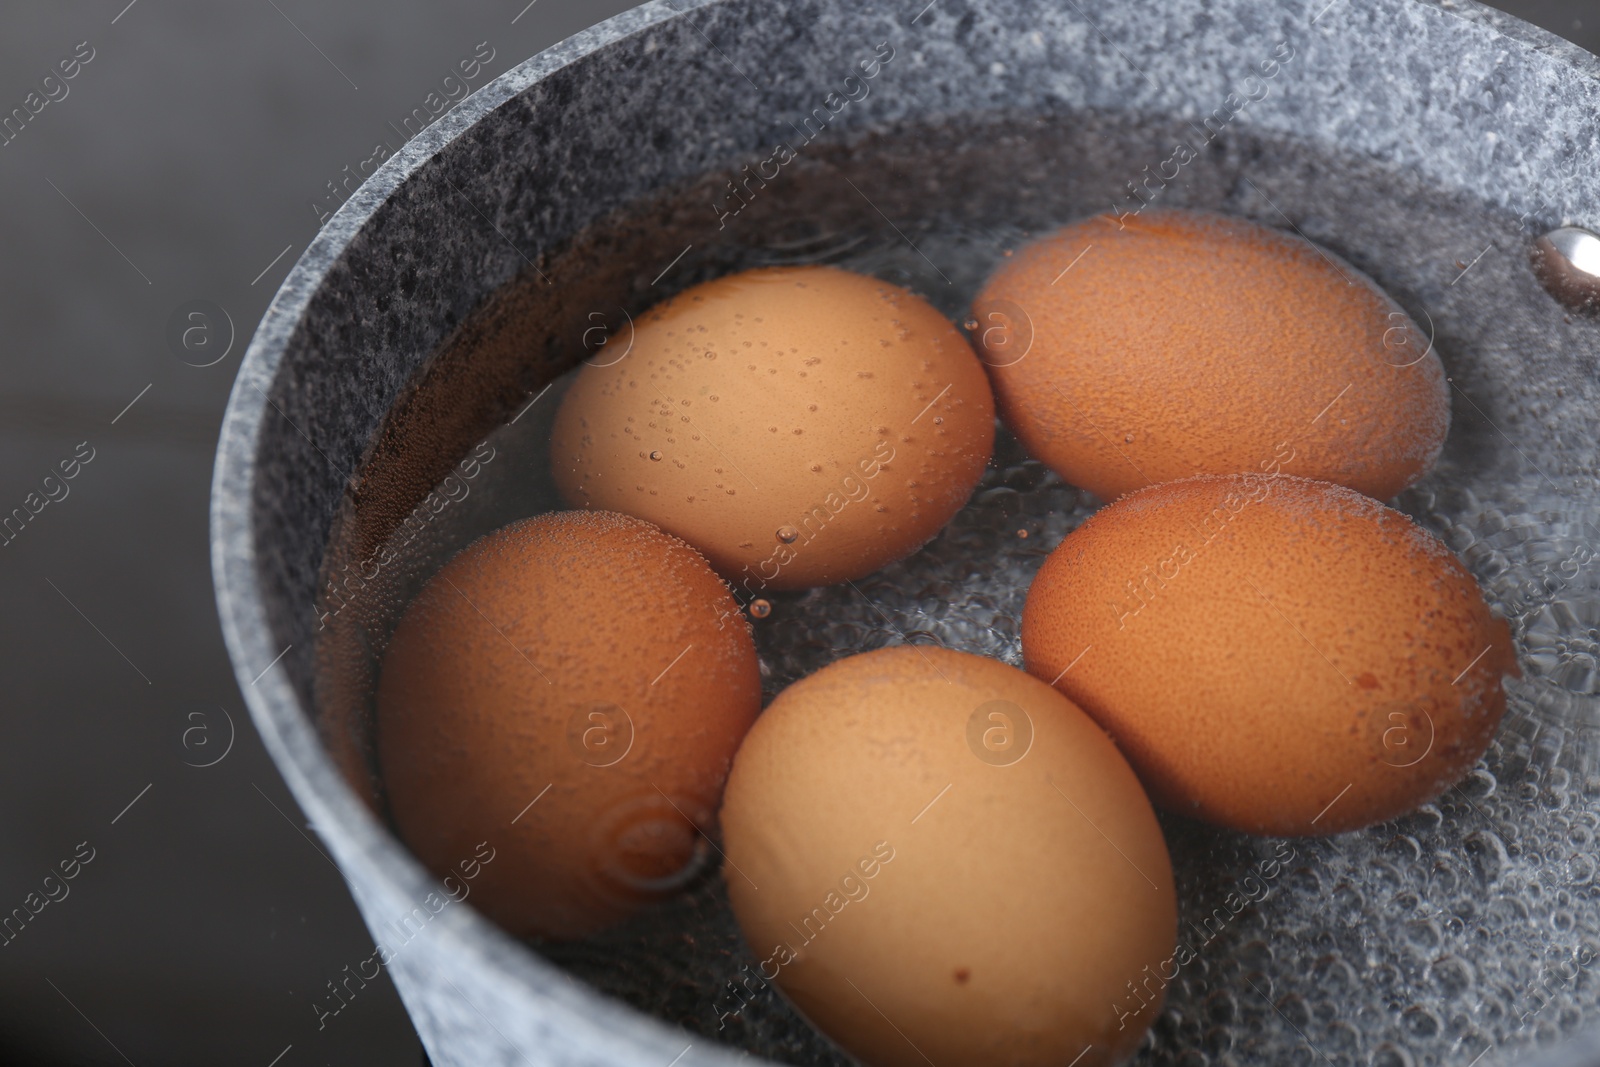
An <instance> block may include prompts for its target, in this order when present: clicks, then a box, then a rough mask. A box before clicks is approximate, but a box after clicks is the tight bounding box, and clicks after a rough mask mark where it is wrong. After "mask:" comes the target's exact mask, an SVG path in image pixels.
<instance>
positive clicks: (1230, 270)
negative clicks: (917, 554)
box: [973, 209, 1450, 500]
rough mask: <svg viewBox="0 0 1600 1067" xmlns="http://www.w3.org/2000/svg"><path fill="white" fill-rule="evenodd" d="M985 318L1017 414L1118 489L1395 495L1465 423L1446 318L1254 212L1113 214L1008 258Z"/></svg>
mask: <svg viewBox="0 0 1600 1067" xmlns="http://www.w3.org/2000/svg"><path fill="white" fill-rule="evenodd" d="M973 312H974V316H975V318H976V320H977V322H978V324H979V333H978V338H979V341H980V347H981V349H982V351H983V354H984V359H985V362H986V363H988V364H989V373H990V376H991V378H992V380H993V382H994V387H995V394H996V398H997V400H998V402H999V405H1000V409H1001V413H1002V415H1003V417H1004V419H1005V421H1006V424H1007V425H1008V426H1009V427H1010V428H1011V429H1012V430H1013V431H1014V432H1015V433H1016V435H1017V437H1018V438H1019V439H1021V441H1022V442H1023V444H1024V445H1025V446H1026V447H1027V449H1028V451H1029V452H1030V453H1032V454H1033V455H1034V456H1035V457H1036V458H1038V459H1039V460H1041V461H1042V462H1044V463H1045V464H1046V465H1047V466H1049V467H1050V468H1051V469H1053V470H1054V471H1056V472H1057V473H1058V474H1060V475H1061V476H1062V477H1063V478H1065V479H1066V480H1067V481H1068V482H1071V483H1072V484H1073V485H1076V486H1080V487H1082V488H1085V489H1088V490H1090V491H1091V492H1093V493H1094V494H1095V495H1097V496H1099V497H1102V498H1103V499H1106V500H1110V499H1113V498H1115V497H1118V496H1121V495H1122V494H1124V493H1128V492H1131V491H1133V490H1134V489H1138V488H1141V487H1143V486H1146V485H1152V484H1156V483H1159V482H1165V481H1171V480H1174V479H1179V478H1185V477H1189V476H1192V475H1197V474H1231V473H1239V472H1259V471H1268V472H1271V473H1276V472H1278V471H1283V472H1286V473H1289V474H1297V475H1302V476H1304V477H1309V478H1320V479H1324V480H1327V481H1332V482H1338V483H1339V484H1341V485H1346V486H1349V487H1350V488H1352V489H1357V490H1360V491H1361V492H1363V493H1367V494H1368V495H1370V496H1373V497H1376V498H1378V499H1380V500H1386V499H1388V498H1390V497H1392V496H1394V495H1395V494H1396V493H1398V492H1400V491H1401V490H1402V489H1404V488H1405V487H1406V486H1408V485H1411V484H1412V483H1413V482H1415V481H1416V480H1417V479H1418V478H1420V477H1422V475H1423V474H1425V473H1426V472H1427V471H1428V470H1429V469H1430V468H1431V467H1432V466H1433V463H1434V461H1435V460H1436V459H1437V458H1438V455H1439V452H1440V449H1441V448H1442V447H1443V445H1444V439H1445V435H1446V433H1447V432H1448V431H1449V428H1450V395H1449V389H1448V385H1447V382H1446V380H1445V375H1444V367H1443V365H1442V364H1441V363H1440V361H1439V356H1438V354H1437V353H1436V352H1435V351H1434V350H1433V342H1432V337H1431V331H1423V330H1422V329H1421V328H1419V327H1418V326H1417V324H1416V323H1415V322H1413V321H1412V320H1411V318H1410V316H1409V315H1407V314H1406V312H1405V311H1404V310H1403V309H1402V308H1401V307H1400V306H1399V305H1398V304H1396V303H1395V302H1394V301H1393V300H1392V299H1390V298H1389V297H1388V296H1387V295H1386V294H1385V293H1384V292H1383V291H1382V290H1381V289H1379V288H1378V286H1377V285H1376V283H1374V282H1373V281H1372V280H1371V279H1370V278H1368V277H1366V276H1365V275H1364V274H1362V273H1361V272H1360V271H1358V270H1356V269H1355V268H1354V267H1352V266H1351V265H1350V264H1348V263H1345V262H1343V261H1342V260H1340V259H1339V258H1338V257H1336V256H1335V255H1333V254H1332V253H1331V252H1329V251H1327V250H1326V249H1323V248H1319V247H1317V246H1316V245H1313V244H1312V243H1311V242H1310V241H1308V240H1306V239H1304V238H1302V237H1299V236H1297V235H1295V234H1291V233H1284V232H1281V231H1278V230H1274V229H1269V228H1268V227H1265V226H1260V225H1257V224H1256V223H1253V222H1249V221H1247V220H1245V219H1240V218H1231V217H1227V216H1223V215H1215V214H1210V213H1206V212H1198V211H1176V210H1155V209H1147V210H1145V211H1143V212H1142V213H1140V214H1138V215H1132V214H1128V215H1123V216H1118V215H1097V216H1094V217H1092V218H1089V219H1086V220H1083V221H1081V222H1077V223H1074V224H1072V225H1070V226H1067V227H1065V228H1064V229H1061V230H1058V231H1056V232H1055V233H1053V234H1051V235H1049V236H1047V237H1045V238H1043V239H1041V240H1039V241H1037V242H1035V243H1033V244H1031V245H1029V246H1027V247H1025V248H1023V249H1021V250H1020V251H1018V252H1017V254H1016V255H1015V256H1014V257H1012V258H1011V259H1008V260H1006V261H1004V263H1003V264H1002V266H1001V267H1000V268H999V269H998V270H997V271H996V272H995V273H994V275H993V277H991V278H990V280H989V281H988V283H987V284H986V285H985V286H984V288H983V291H982V292H981V293H980V294H979V296H978V297H977V299H976V300H975V301H974V302H973Z"/></svg>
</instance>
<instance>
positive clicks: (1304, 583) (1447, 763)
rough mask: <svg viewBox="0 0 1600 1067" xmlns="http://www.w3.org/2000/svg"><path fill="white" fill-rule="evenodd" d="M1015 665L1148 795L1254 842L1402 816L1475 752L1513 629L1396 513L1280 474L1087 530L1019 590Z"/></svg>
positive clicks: (1205, 487)
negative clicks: (1121, 756)
mask: <svg viewBox="0 0 1600 1067" xmlns="http://www.w3.org/2000/svg"><path fill="white" fill-rule="evenodd" d="M1022 652H1023V658H1024V661H1025V664H1026V667H1027V670H1028V671H1029V673H1031V674H1033V675H1034V676H1035V677H1038V678H1042V679H1045V680H1046V681H1051V680H1053V681H1054V684H1055V686H1056V688H1058V689H1059V690H1060V691H1061V692H1063V693H1065V694H1066V695H1067V696H1068V697H1070V698H1071V699H1072V700H1073V701H1074V702H1076V703H1077V704H1078V706H1079V707H1081V708H1083V710H1084V711H1086V712H1088V713H1089V714H1090V715H1091V716H1093V717H1094V718H1095V720H1096V721H1098V722H1099V723H1100V725H1102V726H1104V727H1105V728H1106V730H1107V731H1108V732H1109V733H1110V734H1111V736H1112V737H1113V738H1115V739H1116V742H1117V746H1118V748H1120V749H1121V750H1122V752H1123V753H1125V754H1126V755H1127V757H1128V760H1129V761H1130V762H1131V763H1132V764H1133V767H1134V769H1135V770H1136V771H1138V773H1139V777H1140V779H1141V780H1142V781H1143V782H1144V784H1145V787H1146V788H1147V789H1149V791H1150V795H1151V797H1152V798H1153V799H1154V800H1155V801H1156V802H1157V803H1158V804H1160V805H1162V806H1164V807H1166V808H1169V809H1171V810H1172V811H1175V812H1179V813H1181V814H1184V815H1189V816H1193V817H1196V818H1200V819H1205V820H1207V821H1210V822H1214V823H1219V824H1221V825H1223V826H1229V827H1233V828H1234V829H1238V830H1246V831H1253V832H1256V833H1267V834H1284V835H1289V834H1330V833H1339V832H1342V831H1345V830H1354V829H1357V828H1360V827H1363V826H1367V825H1370V824H1372V823H1376V822H1380V821H1382V820H1385V819H1390V818H1394V817H1395V816H1398V815H1401V814H1404V813H1405V812H1408V811H1411V810H1412V809H1414V808H1416V807H1418V806H1419V805H1421V804H1424V803H1427V802H1428V801H1430V800H1433V799H1434V798H1435V797H1437V796H1439V794H1440V793H1441V792H1443V791H1444V790H1445V789H1447V788H1448V787H1449V786H1450V785H1452V784H1453V783H1454V782H1456V781H1458V780H1459V779H1460V778H1461V776H1462V775H1464V774H1465V773H1466V772H1467V771H1468V770H1470V769H1471V768H1472V766H1473V765H1474V764H1475V763H1476V762H1477V760H1478V758H1479V757H1480V756H1481V755H1482V754H1483V752H1484V749H1485V748H1487V746H1488V744H1489V742H1490V740H1491V739H1492V738H1493V737H1494V732H1495V728H1496V727H1497V726H1498V724H1499V722H1500V716H1501V714H1502V713H1503V712H1504V710H1505V692H1504V690H1503V688H1502V684H1501V675H1502V674H1503V673H1506V672H1515V671H1516V669H1517V668H1516V663H1515V657H1514V653H1513V649H1512V644H1511V636H1510V630H1509V628H1508V627H1507V625H1506V623H1505V620H1503V619H1501V618H1500V617H1499V616H1496V615H1494V614H1492V613H1491V612H1490V610H1489V608H1488V606H1487V605H1486V604H1485V603H1484V600H1483V595H1482V594H1481V592H1480V591H1479V589H1478V586H1477V584H1476V583H1475V582H1474V581H1473V579H1472V576H1471V575H1470V574H1469V573H1468V572H1467V570H1466V568H1465V567H1463V566H1462V565H1461V563H1460V562H1459V561H1458V560H1457V559H1456V558H1455V556H1453V555H1452V554H1451V553H1450V551H1449V549H1447V548H1446V547H1445V546H1444V545H1443V544H1442V543H1441V542H1440V541H1439V540H1438V539H1436V538H1435V537H1433V536H1432V535H1431V534H1429V533H1427V532H1426V531H1424V530H1422V529H1421V528H1420V527H1418V526H1417V525H1416V524H1415V523H1413V522H1412V521H1411V520H1410V519H1409V518H1407V517H1406V516H1405V515H1402V514H1401V513H1400V512H1398V511H1394V510H1392V509H1390V508H1387V507H1385V506H1384V505H1382V504H1380V503H1378V502H1377V501H1374V500H1372V499H1371V498H1370V497H1366V496H1363V495H1362V494H1360V493H1357V492H1355V491H1353V490H1350V489H1346V488H1344V487H1342V486H1337V485H1333V484H1331V483H1329V482H1319V481H1312V480H1310V479H1305V478H1295V477H1292V476H1289V475H1280V476H1276V477H1274V476H1268V475H1207V476H1202V477H1198V478H1192V479H1188V480H1185V481H1179V482H1169V483H1166V484H1164V485H1159V486H1155V487H1153V488H1150V489H1145V490H1141V491H1139V492H1137V493H1133V494H1130V495H1128V496H1126V497H1124V498H1122V499H1121V500H1119V501H1117V502H1116V503H1114V504H1111V505H1109V506H1107V507H1105V508H1102V509H1101V510H1100V511H1098V512H1096V513H1095V514H1094V515H1093V516H1091V517H1090V519H1089V520H1088V521H1087V522H1086V523H1084V525H1083V526H1081V527H1079V528H1078V529H1077V530H1075V531H1074V532H1073V533H1071V534H1069V535H1068V536H1067V538H1066V540H1064V541H1063V542H1062V543H1061V544H1060V545H1059V546H1058V547H1057V548H1056V549H1055V551H1054V552H1052V553H1051V555H1050V556H1049V558H1048V559H1047V560H1046V561H1045V563H1044V565H1043V567H1041V568H1040V570H1039V573H1038V575H1037V576H1036V577H1035V579H1034V582H1033V586H1032V587H1031V588H1030V589H1029V591H1028V600H1027V604H1026V606H1025V608H1024V610H1023V615H1022Z"/></svg>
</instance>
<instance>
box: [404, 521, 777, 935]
mask: <svg viewBox="0 0 1600 1067" xmlns="http://www.w3.org/2000/svg"><path fill="white" fill-rule="evenodd" d="M377 703H378V722H377V747H378V757H379V762H380V764H381V771H382V775H383V781H384V784H385V786H386V788H387V791H388V799H389V806H390V810H391V812H392V813H393V816H394V821H395V824H396V826H397V827H398V828H399V831H400V834H401V836H402V837H403V838H404V839H405V841H406V843H407V844H408V845H410V847H411V849H412V851H413V852H415V853H416V855H417V857H418V858H419V859H420V860H422V862H423V863H425V864H426V865H427V866H428V867H429V868H430V869H432V870H433V871H434V872H435V873H437V874H440V875H441V876H442V875H444V874H446V873H447V872H452V871H453V870H454V869H455V868H457V867H458V865H459V864H461V863H463V862H466V861H469V860H471V859H472V857H473V856H474V855H475V854H476V853H477V850H478V848H479V844H480V843H486V850H487V851H490V852H491V853H492V855H493V859H492V861H491V862H488V863H485V864H483V866H482V870H481V872H480V873H479V874H478V876H477V878H476V879H475V880H473V881H471V882H470V884H469V885H468V888H469V890H470V893H471V899H472V902H473V903H474V904H475V905H477V906H478V908H479V909H480V910H481V911H483V912H484V913H485V914H486V915H488V916H489V917H490V918H492V919H494V920H496V921H497V922H499V923H500V924H501V925H502V926H504V927H505V928H506V929H508V930H510V931H511V932H512V933H515V934H520V935H531V934H537V935H545V936H551V937H576V936H580V935H583V934H587V933H589V932H592V931H594V930H597V929H600V928H601V927H604V926H606V925H608V924H610V923H613V922H616V921H617V920H619V919H622V918H624V917H626V916H627V915H628V914H630V913H631V912H633V911H635V910H636V909H637V908H639V907H640V906H641V905H642V904H644V903H646V902H648V901H651V900H655V899H659V898H660V897H662V896H664V895H666V894H669V893H671V892H672V891H674V890H675V889H677V888H679V887H680V886H681V884H682V883H683V882H684V880H685V879H687V878H689V877H691V876H692V875H693V874H694V872H695V871H696V870H698V869H702V867H703V862H704V860H705V859H706V855H705V851H706V850H707V849H708V848H709V845H708V844H707V843H706V842H705V841H704V840H703V839H702V838H701V837H700V834H699V830H698V829H697V828H705V827H708V826H710V825H711V820H712V817H713V813H714V812H715V810H716V805H717V803H718V800H719V798H720V796H721V793H722V784H723V780H724V779H725V777H726V775H727V771H728V766H729V763H730V761H731V759H732V757H733V753H734V750H735V749H736V748H737V747H738V744H739V740H740V738H742V737H743V736H744V733H745V731H746V730H747V729H748V728H749V726H750V723H751V722H752V721H753V720H754V718H755V716H756V713H757V712H758V711H759V710H760V707H761V682H760V677H759V673H758V670H757V665H756V655H755V648H754V645H753V644H752V642H751V638H750V632H749V624H748V623H746V622H745V621H744V618H743V616H742V615H740V614H739V612H738V607H737V605H736V604H735V603H734V601H733V598H732V597H731V596H730V595H729V594H728V590H727V587H726V586H725V585H723V583H722V581H721V580H720V579H719V578H718V577H717V576H716V575H715V574H714V573H712V571H711V568H710V567H709V566H707V565H706V561H705V560H704V559H703V558H702V557H701V556H700V554H699V553H697V552H695V551H694V550H693V549H692V548H690V547H689V546H688V545H685V544H684V543H683V542H681V541H679V540H678V539H677V538H675V537H671V536H669V535H667V534H664V533H662V532H661V531H660V530H658V529H656V528H655V527H654V526H651V525H650V524H649V523H647V522H642V521H640V520H639V519H634V518H629V517H627V516H625V515H615V514H609V513H606V512H563V513H559V514H551V515H541V516H539V517H537V518H533V519H526V520H523V521H521V522H517V523H513V524H512V525H510V526H507V527H505V528H503V529H500V530H497V531H495V532H494V533H492V534H489V535H488V536H486V537H483V538H481V539H479V540H478V541H476V542H474V543H473V544H472V545H471V546H469V547H468V548H467V549H465V550H464V551H463V552H461V554H459V555H458V556H456V557H455V558H454V559H452V560H451V561H450V562H449V564H447V565H446V566H445V567H444V569H443V570H441V571H440V572H439V573H438V574H437V575H435V576H434V577H433V579H432V580H431V581H430V582H429V583H428V585H427V586H426V587H425V588H424V589H423V591H422V593H421V594H420V595H419V596H418V597H417V599H416V600H415V601H414V602H413V603H412V604H411V606H410V608H409V609H408V610H407V611H406V614H405V616H404V618H402V619H401V621H400V625H399V627H398V628H397V629H396V630H395V633H394V638H393V640H392V641H391V642H390V645H389V648H388V651H387V653H386V654H385V656H384V662H383V672H382V676H381V678H380V679H379V684H378V698H377ZM480 858H481V854H480ZM458 880H459V876H458ZM447 888H449V885H448V883H447Z"/></svg>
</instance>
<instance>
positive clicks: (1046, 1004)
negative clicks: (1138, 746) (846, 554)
mask: <svg viewBox="0 0 1600 1067" xmlns="http://www.w3.org/2000/svg"><path fill="white" fill-rule="evenodd" d="M722 826H723V834H724V847H725V850H726V854H727V862H726V864H725V865H724V868H723V878H724V880H725V882H726V883H727V887H728V895H729V897H730V898H731V900H732V903H733V910H734V914H735V915H736V916H737V918H738V921H739V926H740V929H741V930H742V931H743V933H744V935H745V939H746V941H747V942H748V943H749V946H750V948H751V950H752V951H753V953H754V955H755V956H756V958H757V959H758V960H759V961H760V962H759V965H758V970H759V973H760V975H761V977H763V978H765V979H767V980H769V981H772V980H775V981H776V984H777V985H778V986H779V987H780V988H781V989H782V991H783V992H784V993H785V994H786V995H787V996H788V997H789V998H790V999H791V1000H792V1001H793V1002H794V1004H795V1005H796V1006H797V1007H798V1008H799V1009H800V1011H801V1012H802V1013H803V1014H804V1015H805V1016H806V1017H807V1018H809V1019H810V1020H811V1021H812V1022H813V1023H815V1024H816V1025H817V1026H818V1027H819V1028H820V1029H821V1030H822V1031H823V1032H824V1033H826V1034H827V1035H828V1036H829V1037H831V1038H832V1039H833V1040H835V1041H837V1042H838V1043H839V1044H840V1045H842V1046H843V1047H844V1048H845V1049H846V1050H848V1051H849V1052H850V1053H851V1054H852V1055H854V1056H857V1057H859V1058H860V1059H861V1060H862V1061H864V1062H865V1063H867V1064H871V1065H874V1067H902V1065H903V1067H925V1065H926V1063H927V1062H928V1061H929V1059H931V1060H932V1061H933V1062H935V1063H938V1064H939V1065H940V1067H964V1065H972V1067H979V1065H982V1067H992V1065H994V1064H1010V1065H1014V1067H1033V1065H1037V1067H1046V1065H1049V1067H1062V1065H1064V1064H1067V1063H1070V1062H1074V1057H1077V1056H1080V1055H1081V1056H1082V1059H1081V1060H1078V1061H1076V1062H1077V1063H1078V1067H1085V1065H1090V1064H1106V1063H1114V1062H1118V1061H1119V1060H1121V1059H1122V1058H1124V1057H1126V1056H1127V1055H1129V1054H1131V1053H1132V1051H1133V1050H1134V1048H1135V1047H1136V1046H1137V1045H1138V1043H1139V1040H1140V1038H1141V1037H1142V1035H1143V1033H1144V1031H1145V1029H1146V1027H1147V1026H1148V1024H1149V1023H1150V1021H1151V1020H1152V1019H1153V1018H1155V1015H1156V1014H1157V1013H1158V1012H1159V1010H1160V1007H1159V1004H1160V995H1159V993H1157V994H1156V995H1155V996H1154V998H1153V999H1152V1001H1151V1002H1150V1003H1149V1004H1147V1005H1144V1006H1143V1007H1142V1008H1141V1007H1140V1005H1141V1002H1140V1001H1137V1000H1132V999H1131V998H1129V996H1128V983H1130V982H1134V981H1139V980H1141V977H1142V975H1143V972H1144V968H1145V967H1146V966H1147V965H1148V966H1150V967H1151V968H1157V967H1159V966H1160V965H1161V963H1162V962H1163V961H1168V962H1170V961H1171V959H1172V957H1173V945H1174V941H1175V938H1176V931H1177V913H1176V905H1175V897H1174V893H1173V883H1172V871H1171V863H1170V860H1169V858H1168V855H1167V848H1166V842H1165V841H1164V840H1163V839H1162V836H1161V831H1160V828H1159V826H1158V825H1157V823H1156V819H1155V814H1154V812H1153V811H1152V809H1151V807H1150V803H1149V801H1148V800H1147V799H1146V797H1145V795H1144V792H1143V790H1142V789H1141V788H1140V787H1139V783H1138V781H1137V779H1136V778H1135V777H1134V775H1133V772H1132V771H1131V770H1130V769H1129V767H1128V765H1127V763H1126V762H1125V761H1124V760H1123V758H1122V757H1121V755H1119V754H1118V752H1117V750H1116V748H1115V747H1114V746H1113V745H1112V744H1111V742H1110V741H1109V740H1108V739H1107V737H1106V735H1105V734H1104V733H1103V732H1102V731H1101V730H1100V729H1099V727H1097V726H1096V725H1095V724H1094V723H1093V722H1092V721H1090V719H1089V718H1088V717H1087V716H1086V715H1084V714H1083V713H1082V712H1081V711H1079V710H1078V709H1077V708H1075V707H1073V706H1072V704H1071V703H1070V702H1069V701H1067V700H1066V699H1064V698H1063V697H1062V696H1061V695H1060V694H1059V693H1056V692H1054V691H1052V690H1051V689H1050V687H1049V686H1047V685H1045V684H1044V683H1043V682H1039V681H1037V680H1035V679H1033V678H1030V677H1028V676H1027V675H1026V674H1024V673H1022V672H1021V671H1019V670H1016V669H1015V668H1013V667H1008V666H1006V665H1005V664H1002V663H1000V662H998V661H995V660H991V659H987V658H985V657H981V656H974V655H970V654H967V653H962V652H953V651H949V650H945V649H941V648H936V647H911V646H899V647H894V648H887V649H881V650H878V651H874V652H867V653H863V654H860V655H856V656H851V657H849V658H847V659H843V660H839V661H837V662H835V663H833V664H831V665H830V666H828V667H825V668H823V669H822V670H820V671H818V672H817V673H815V674H813V675H810V676H809V677H807V678H804V679H802V680H801V681H799V682H796V683H795V684H793V685H791V686H789V687H788V688H787V689H785V690H784V691H783V692H782V693H780V694H779V695H778V697H777V699H776V700H774V701H773V703H772V704H771V706H770V707H769V708H768V709H767V711H766V713H765V714H764V715H763V716H762V717H761V719H760V720H759V721H758V722H757V723H756V725H755V727H754V728H753V729H752V730H751V731H750V734H749V735H748V736H747V738H746V739H745V743H744V745H743V746H742V747H741V748H740V750H739V754H738V756H737V757H736V758H735V760H734V767H733V772H732V774H731V775H730V776H729V780H728V789H727V793H726V797H725V800H724V805H723V810H722ZM1119 1001H1125V1003H1122V1005H1121V1007H1120V1008H1118V1007H1116V1006H1114V1005H1115V1004H1116V1003H1117V1002H1119ZM733 1008H734V1006H733V1005H731V1004H730V1005H728V1006H724V1007H723V1008H722V1009H721V1010H724V1011H727V1010H733ZM925 1057H926V1058H925Z"/></svg>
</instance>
